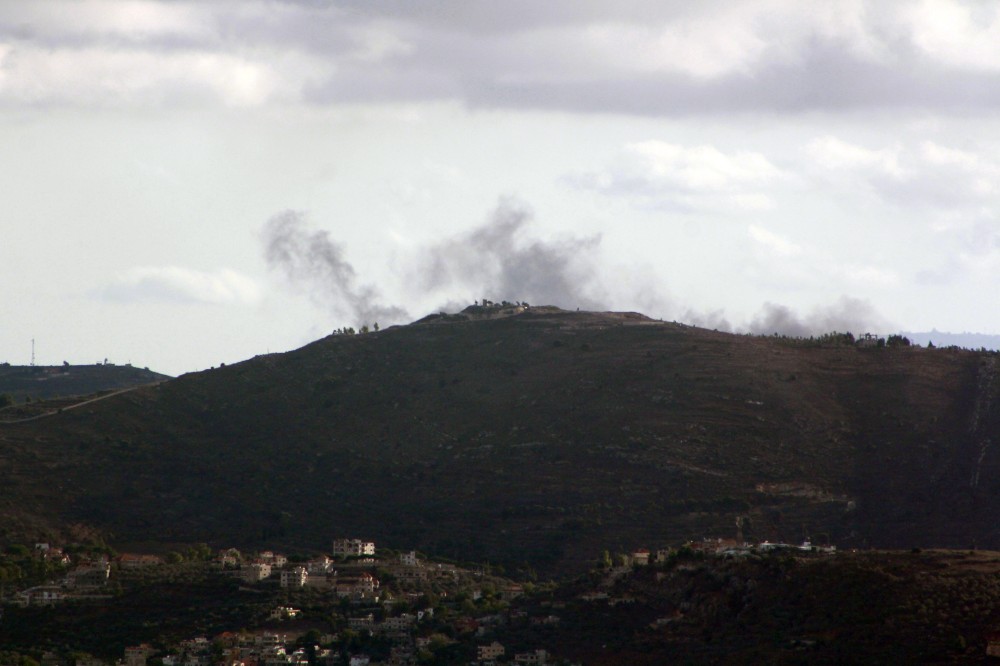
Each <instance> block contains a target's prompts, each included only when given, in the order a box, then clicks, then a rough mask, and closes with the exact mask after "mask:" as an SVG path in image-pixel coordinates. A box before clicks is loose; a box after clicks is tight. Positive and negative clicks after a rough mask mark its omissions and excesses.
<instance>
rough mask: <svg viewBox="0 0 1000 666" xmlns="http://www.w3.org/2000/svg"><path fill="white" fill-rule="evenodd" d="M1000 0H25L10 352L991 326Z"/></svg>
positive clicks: (229, 356) (8, 4) (997, 326)
mask: <svg viewBox="0 0 1000 666" xmlns="http://www.w3.org/2000/svg"><path fill="white" fill-rule="evenodd" d="M998 110H1000V4H997V3H989V2H960V1H957V0H918V1H913V2H903V1H900V2H892V1H887V0H878V1H875V2H864V1H861V0H830V1H828V2H823V3H803V2H799V1H798V0H771V1H768V0H761V1H759V2H737V1H732V0H729V1H726V2H721V1H714V0H704V1H701V2H696V3H693V2H688V1H686V0H685V1H678V2H671V1H664V0H619V1H617V2H614V3H611V2H605V1H603V0H602V1H589V0H548V1H546V2H538V1H537V0H505V1H504V2H493V1H489V2H486V1H477V0H454V1H450V0H449V1H440V2H419V3H417V2H410V1H404V0H396V1H390V0H369V1H366V2H363V3H358V2H332V1H331V2H318V1H317V2H310V1H299V2H293V1H290V0H289V1H280V0H239V1H231V2H227V1H225V0H221V1H218V2H211V3H207V2H184V1H182V0H163V1H159V2H157V1H146V0H81V1H74V2H70V1H60V0H33V1H32V2H21V1H19V0H0V201H2V206H0V279H2V281H3V288H2V289H0V313H2V318H0V361H8V362H10V363H13V364H27V363H28V362H29V361H30V360H31V341H32V340H34V341H35V350H36V352H35V353H36V363H38V364H60V363H62V362H64V361H66V362H69V363H70V364H77V363H94V362H99V361H100V362H103V361H104V359H108V360H109V362H113V363H120V364H123V363H132V364H133V365H137V366H140V367H150V368H151V369H154V370H158V371H161V372H165V373H168V374H173V375H176V374H181V373H184V372H189V371H194V370H200V369H204V368H209V367H213V366H217V365H218V364H220V363H232V362H236V361H239V360H242V359H246V358H249V357H252V356H254V355H256V354H264V353H269V352H277V351H285V350H288V349H293V348H296V347H299V346H301V345H303V344H306V343H308V342H310V341H312V340H314V339H317V338H320V337H323V336H325V335H328V334H329V333H330V332H331V331H333V330H334V329H337V328H340V327H343V326H355V327H357V326H359V325H361V324H364V323H368V324H371V323H374V322H378V323H379V324H380V326H381V327H383V328H385V327H386V326H389V325H392V324H405V323H407V322H410V321H414V320H416V319H419V318H420V317H422V316H424V315H426V314H428V313H431V312H437V311H441V310H455V309H460V308H462V307H464V306H465V305H468V304H470V303H472V302H473V301H474V300H477V299H481V298H489V299H491V300H511V301H527V302H529V303H531V304H533V305H543V304H551V305H558V306H560V307H563V308H567V309H576V308H581V309H597V310H635V311H639V312H643V313H645V314H647V315H649V316H651V317H654V318H662V319H664V320H676V321H682V322H685V323H689V324H696V325H701V326H707V327H710V328H718V329H720V330H731V331H739V332H746V331H748V332H756V333H764V334H771V333H774V332H779V333H785V334H791V335H811V334H817V333H823V332H827V331H830V330H841V331H842V330H850V331H852V332H854V333H861V332H864V331H874V332H884V333H888V332H894V331H925V330H930V329H932V328H936V329H939V330H942V331H956V332H957V331H971V332H978V333H991V334H995V333H1000V307H997V306H998V303H997V298H998V296H997V289H996V285H997V284H998V282H1000V114H998V113H997V111H998Z"/></svg>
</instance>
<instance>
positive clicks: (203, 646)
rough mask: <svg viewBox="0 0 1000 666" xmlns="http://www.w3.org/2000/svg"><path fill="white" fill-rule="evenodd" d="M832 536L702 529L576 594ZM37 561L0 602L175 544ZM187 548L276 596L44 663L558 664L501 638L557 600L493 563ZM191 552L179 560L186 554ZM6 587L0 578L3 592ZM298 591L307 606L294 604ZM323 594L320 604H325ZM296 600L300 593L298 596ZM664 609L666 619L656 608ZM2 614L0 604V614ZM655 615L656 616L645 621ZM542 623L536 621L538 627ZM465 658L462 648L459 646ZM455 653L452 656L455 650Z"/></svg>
mask: <svg viewBox="0 0 1000 666" xmlns="http://www.w3.org/2000/svg"><path fill="white" fill-rule="evenodd" d="M835 551H836V549H835V548H834V547H832V546H815V545H813V544H811V543H809V542H808V541H806V542H805V543H803V544H801V545H791V544H784V543H771V542H767V541H765V542H762V543H759V544H755V545H753V544H748V543H745V542H742V541H737V540H734V539H703V540H701V541H696V542H688V543H687V544H685V545H684V546H682V547H680V548H679V549H672V548H668V549H659V550H656V551H655V552H651V551H650V550H648V549H645V548H639V549H636V550H634V551H633V552H631V553H627V554H626V553H619V554H617V555H616V556H614V558H612V557H611V555H610V554H609V553H607V552H605V553H604V555H603V556H602V557H601V558H600V559H599V561H598V562H597V566H596V568H595V570H594V572H595V573H596V574H600V575H599V576H598V577H596V578H595V579H594V581H595V583H596V585H595V586H594V589H589V590H584V591H582V592H581V593H580V594H579V595H578V596H577V600H578V601H579V602H580V603H604V604H609V605H611V606H615V605H618V604H628V603H630V602H631V601H632V600H631V599H629V598H627V597H616V596H615V594H614V592H613V590H614V586H615V582H616V581H617V580H618V579H620V578H621V577H623V576H625V575H627V574H628V573H629V572H631V571H633V570H634V569H636V568H642V567H650V566H657V565H664V564H666V563H668V562H670V561H671V560H672V559H676V558H678V557H679V556H683V554H684V553H688V554H691V555H695V554H696V555H697V556H702V557H704V556H713V557H730V558H731V557H744V556H750V555H757V556H760V555H766V554H773V553H781V552H789V553H795V554H800V555H802V554H808V555H818V556H821V555H830V554H833V553H834V552H835ZM31 557H32V559H33V560H34V561H36V562H37V563H38V564H37V566H39V567H40V568H41V570H52V571H53V572H59V574H60V575H59V576H58V577H53V578H52V579H51V580H48V581H46V582H45V583H43V584H40V585H33V586H30V587H26V588H24V589H16V590H12V591H9V593H7V594H5V595H4V596H3V597H2V602H3V603H4V604H6V605H8V606H14V607H20V608H33V607H55V606H59V605H64V604H81V603H84V604H85V603H92V604H101V603H105V602H108V601H109V600H111V599H113V598H114V597H115V595H116V594H120V593H121V590H122V585H123V584H124V585H126V586H127V585H128V584H129V583H128V581H129V580H132V579H134V578H136V577H142V576H148V575H156V573H155V572H157V571H160V570H164V571H165V570H168V569H170V567H171V566H174V567H177V566H181V565H180V564H179V563H178V560H182V559H184V556H182V555H180V554H178V553H170V554H168V555H166V556H161V555H154V554H144V553H123V554H118V555H116V556H114V557H110V556H108V555H106V554H97V555H93V554H83V553H80V552H76V553H73V555H72V556H71V555H70V554H69V553H67V552H66V551H65V550H64V549H63V548H60V547H57V546H54V545H50V544H46V543H37V544H35V545H34V548H33V550H32V552H31ZM187 559H189V560H195V561H197V562H196V563H197V565H198V566H199V567H201V569H203V570H205V571H208V572H210V575H211V576H213V577H216V578H219V579H225V580H229V581H232V583H233V584H234V585H235V586H236V588H235V589H236V593H237V594H239V595H246V596H248V597H250V598H254V597H255V596H257V595H260V594H262V593H267V594H268V595H269V596H268V597H267V598H268V599H272V600H274V601H273V603H272V604H271V605H270V606H267V607H263V608H262V609H261V612H260V613H259V615H258V617H256V618H255V622H254V626H253V627H244V628H242V629H240V630H238V631H223V632H220V633H218V634H215V635H212V636H190V637H188V638H184V639H182V640H178V641H176V642H174V643H169V644H168V643H164V642H162V641H160V642H155V641H153V642H146V643H140V644H133V645H128V646H126V647H125V649H124V652H123V653H122V654H121V656H120V658H118V659H117V660H111V661H109V660H107V658H106V657H105V658H98V657H95V656H91V655H89V654H85V655H79V654H78V655H77V656H76V657H75V658H74V659H73V660H71V661H70V660H67V659H66V658H64V657H62V656H60V655H58V654H54V653H50V654H45V655H42V660H41V661H40V662H39V663H41V664H44V665H45V666H56V665H59V666H63V665H65V664H76V666H108V665H109V664H112V663H113V664H117V665H118V666H145V665H146V664H153V665H155V666H160V665H162V666H213V665H216V664H225V665H226V666H279V665H285V664H299V665H302V664H323V665H327V664H329V665H338V666H340V665H342V666H377V665H380V664H381V665H386V666H408V665H415V664H423V663H466V664H472V665H474V666H495V665H497V664H507V663H510V664H525V665H529V664H530V665H539V666H541V665H547V664H566V663H569V662H566V661H564V660H561V659H559V658H558V656H556V655H555V654H553V653H550V652H549V651H548V650H547V649H546V646H545V645H543V644H537V645H524V644H518V645H515V644H511V643H508V644H504V642H502V641H501V640H498V636H499V635H502V634H504V632H505V630H509V629H510V628H512V627H518V626H521V627H528V628H531V629H532V630H536V633H535V635H544V630H545V629H547V628H555V627H558V626H559V624H560V622H561V617H560V615H559V611H560V608H564V607H565V602H558V601H555V602H553V601H541V602H538V603H522V602H525V601H529V600H530V597H532V594H533V593H535V594H536V596H537V592H538V591H539V589H538V588H539V586H536V585H534V584H531V583H526V584H520V583H516V582H513V581H510V580H507V579H504V578H500V577H498V576H494V575H491V574H490V573H489V572H488V571H485V570H484V569H483V568H465V567H460V566H458V565H457V564H453V563H448V562H435V561H432V560H430V559H428V558H426V557H424V556H422V555H420V554H418V553H417V552H416V551H412V550H411V551H407V552H396V551H389V550H385V549H378V550H377V549H376V546H375V543H374V542H372V541H366V540H362V539H357V538H341V539H336V540H334V541H333V542H332V547H331V550H330V553H329V554H322V555H314V556H311V557H308V558H304V557H303V556H301V555H299V556H293V557H289V556H286V555H284V554H282V553H279V552H275V551H272V550H263V551H259V552H254V553H242V552H240V551H239V550H237V549H235V548H226V549H222V550H219V551H211V550H210V549H208V548H207V547H206V546H203V545H202V546H200V547H197V548H192V549H191V550H190V551H189V552H188V553H187ZM196 563H195V562H189V563H188V565H187V566H189V567H192V566H195V564H196ZM2 592H4V590H3V588H0V593H2ZM296 600H299V601H302V602H304V603H306V604H307V606H308V607H309V608H308V609H306V610H304V609H303V608H300V607H297V605H296V603H295V602H296ZM317 600H319V601H321V602H322V603H321V604H320V606H321V607H323V608H325V610H326V613H325V614H324V617H325V618H326V621H325V622H318V621H317V617H316V616H317V613H316V608H317ZM324 604H325V605H324ZM298 605H301V604H298ZM664 621H666V620H664ZM2 622H3V615H2V614H0V623H2ZM654 626H656V623H655V622H654ZM538 632H541V633H538ZM463 654H464V656H465V657H467V658H461V657H460V655H463ZM456 658H458V659H459V660H456Z"/></svg>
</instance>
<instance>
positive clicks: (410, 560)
mask: <svg viewBox="0 0 1000 666" xmlns="http://www.w3.org/2000/svg"><path fill="white" fill-rule="evenodd" d="M399 561H400V563H401V564H402V565H403V566H406V567H415V566H417V551H415V550H411V551H410V552H408V553H400V554H399Z"/></svg>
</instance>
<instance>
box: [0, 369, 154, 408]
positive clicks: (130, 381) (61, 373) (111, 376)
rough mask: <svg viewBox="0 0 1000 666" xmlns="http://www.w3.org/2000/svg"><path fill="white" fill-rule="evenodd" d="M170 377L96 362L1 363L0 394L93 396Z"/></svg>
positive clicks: (20, 397)
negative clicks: (57, 363)
mask: <svg viewBox="0 0 1000 666" xmlns="http://www.w3.org/2000/svg"><path fill="white" fill-rule="evenodd" d="M166 379H170V377H168V376H167V375H162V374H160V373H158V372H153V371H151V370H150V369H149V368H135V367H132V366H131V365H115V364H113V363H96V364H94V365H70V364H69V363H64V364H63V365H10V364H9V363H3V364H0V395H4V394H6V395H9V396H10V397H11V398H12V399H13V400H14V401H15V402H24V401H25V400H26V399H28V400H37V399H43V400H44V399H49V398H59V397H65V396H78V395H90V394H92V393H98V392H100V391H109V390H119V389H124V388H130V387H133V386H141V385H143V384H153V383H155V382H160V381H164V380H166Z"/></svg>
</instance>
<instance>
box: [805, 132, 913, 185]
mask: <svg viewBox="0 0 1000 666" xmlns="http://www.w3.org/2000/svg"><path fill="white" fill-rule="evenodd" d="M806 152H807V153H808V155H809V157H810V158H811V159H812V160H813V161H814V162H815V164H816V165H818V166H820V167H822V168H825V169H844V170H858V169H864V170H870V171H877V172H881V173H884V174H887V175H889V176H893V177H900V176H902V175H903V170H902V169H901V168H900V166H899V149H898V148H882V149H877V150H873V149H870V148H865V147H863V146H858V145H856V144H852V143H848V142H846V141H843V140H841V139H838V138H837V137H835V136H823V137H819V138H817V139H814V140H813V141H812V142H810V143H809V145H808V146H806Z"/></svg>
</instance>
